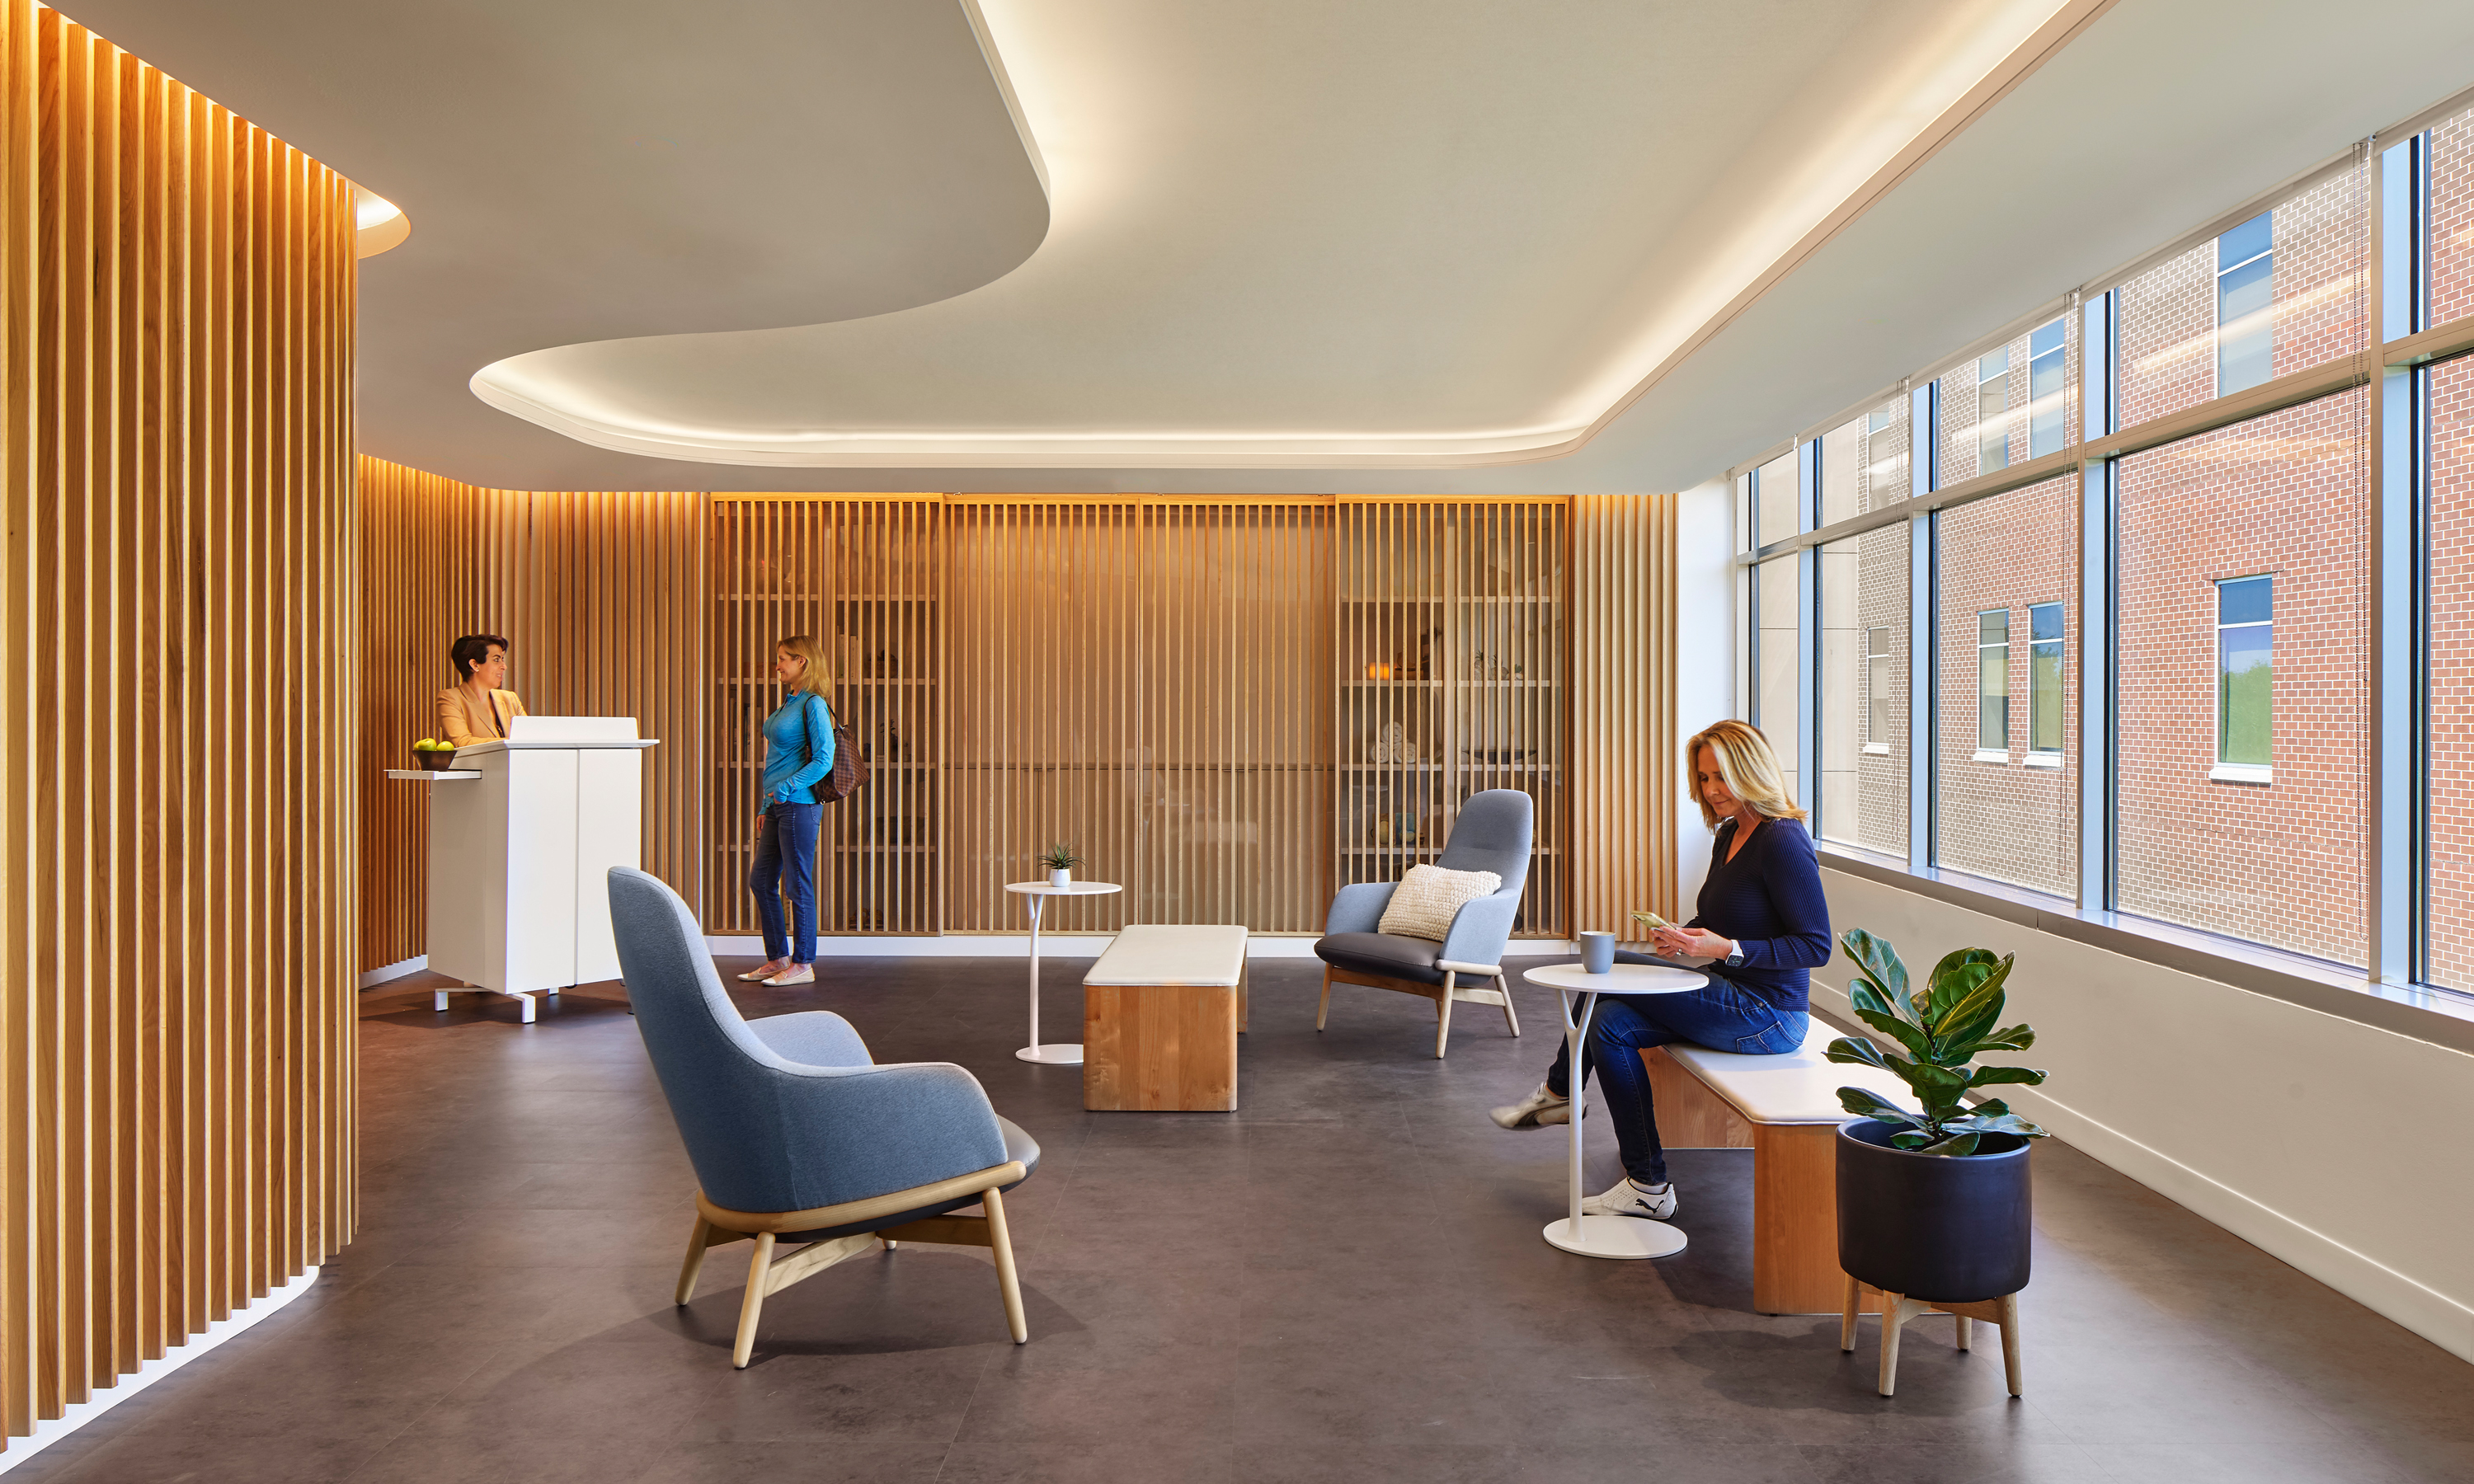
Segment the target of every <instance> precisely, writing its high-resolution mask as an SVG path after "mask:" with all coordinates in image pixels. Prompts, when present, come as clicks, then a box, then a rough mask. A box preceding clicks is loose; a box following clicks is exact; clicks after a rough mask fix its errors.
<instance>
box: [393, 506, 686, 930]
mask: <svg viewBox="0 0 2474 1484" xmlns="http://www.w3.org/2000/svg"><path fill="white" fill-rule="evenodd" d="M360 511H361V538H362V551H361V561H362V570H363V571H364V572H365V573H366V574H367V575H366V580H365V588H366V591H365V595H364V597H363V615H362V626H361V663H362V673H363V675H364V676H365V681H364V695H363V702H362V709H361V721H362V724H361V740H360V769H359V773H358V776H357V777H356V778H355V780H354V781H355V783H356V785H357V786H358V788H359V791H360V798H361V803H362V818H363V819H364V821H365V822H366V823H365V825H364V826H363V831H362V858H363V860H364V861H365V862H366V864H367V867H368V870H369V876H368V880H367V883H366V890H365V892H364V902H365V909H364V911H363V913H362V928H361V944H360V964H361V967H362V968H364V969H377V968H381V967H383V966H385V965H388V964H395V963H400V962H401V961H403V960H405V959H408V958H412V957H415V956H417V955H419V954H421V953H422V952H423V951H424V932H425V928H424V913H425V912H426V910H427V907H426V902H425V898H424V870H425V863H426V861H427V860H428V853H427V852H428V849H429V836H428V819H429V812H428V811H429V796H428V794H427V792H426V791H425V790H426V788H427V787H428V786H429V785H424V784H419V783H403V782H393V781H390V780H388V779H387V778H386V777H385V775H384V771H383V770H385V769H388V768H409V767H412V766H414V763H413V758H412V744H413V743H414V742H416V741H419V740H420V739H421V738H423V737H430V736H436V735H437V733H438V693H439V692H440V691H441V690H443V689H445V688H446V687H447V686H448V685H449V684H450V683H452V682H453V680H454V669H453V665H452V662H451V660H450V659H449V653H448V652H449V648H450V647H451V646H452V645H453V643H454V641H455V639H456V638H457V637H458V636H459V635H462V634H503V635H505V636H506V637H507V639H508V640H509V641H510V643H511V646H512V647H511V649H510V650H509V653H508V660H509V663H508V677H507V685H508V688H509V689H511V690H513V691H515V692H516V694H517V695H519V696H521V697H522V698H523V703H524V709H525V710H527V711H529V712H530V713H532V714H533V715H535V716H633V717H635V718H636V728H637V731H638V733H639V734H640V735H643V736H648V737H659V738H661V739H662V745H661V746H660V747H657V748H655V749H653V750H652V751H651V752H650V753H648V754H645V759H644V814H643V822H644V836H643V840H644V854H643V859H644V869H645V870H646V871H649V872H651V873H653V874H655V875H658V876H660V877H661V878H662V879H663V880H665V881H667V882H668V883H670V885H671V887H672V888H673V889H675V890H676V891H677V892H678V893H679V895H680V896H681V897H683V898H686V899H687V900H688V902H689V903H690V904H691V906H692V905H698V904H700V903H701V902H702V901H703V899H704V896H705V887H704V882H705V867H706V850H705V846H704V840H705V822H704V810H705V791H704V787H705V774H706V768H705V747H706V739H707V732H708V730H709V725H708V722H707V720H706V704H707V703H706V694H705V693H706V690H707V689H708V681H709V676H710V672H709V671H708V669H707V668H706V666H707V665H708V663H709V658H708V645H707V642H706V637H705V634H706V625H707V616H706V615H707V613H708V611H709V610H710V608H711V605H710V604H709V603H708V602H707V601H706V593H705V574H704V569H705V539H706V532H707V528H708V526H709V524H710V516H709V515H708V513H707V504H706V500H705V497H704V496H703V495H701V494H675V493H607V492H582V493H575V492H565V491H518V490H482V489H476V488H474V487H473V486H472V485H467V484H462V483H459V482H458V481H455V480H451V479H443V478H440V477H439V476H438V475H435V474H426V473H423V472H422V471H421V470H419V469H411V468H405V467H402V466H401V465H398V464H389V463H387V462H386V461H385V460H383V459H372V458H363V459H362V460H361V461H360Z"/></svg>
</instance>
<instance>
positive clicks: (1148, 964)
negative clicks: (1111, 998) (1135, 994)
mask: <svg viewBox="0 0 2474 1484" xmlns="http://www.w3.org/2000/svg"><path fill="white" fill-rule="evenodd" d="M1245 972H1246V929H1244V928H1243V927H1237V926H1229V925H1224V924H1216V923H1215V924H1208V925H1203V926H1175V925H1170V924H1166V923H1159V922H1148V923H1141V924H1137V925H1135V926H1132V927H1127V928H1121V929H1119V930H1118V933H1117V941H1116V942H1114V943H1112V944H1110V945H1108V951H1107V952H1105V953H1103V954H1101V955H1100V962H1098V963H1096V964H1094V965H1092V966H1091V971H1090V972H1089V973H1087V974H1084V975H1083V976H1082V982H1083V983H1084V984H1194V985H1219V984H1235V983H1236V982H1237V981H1238V979H1239V978H1240V977H1241V976H1242V975H1244V973H1245Z"/></svg>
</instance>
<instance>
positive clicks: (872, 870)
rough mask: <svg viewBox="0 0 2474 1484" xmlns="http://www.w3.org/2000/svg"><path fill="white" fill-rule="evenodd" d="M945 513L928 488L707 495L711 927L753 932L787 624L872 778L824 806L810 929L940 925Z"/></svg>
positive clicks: (921, 929)
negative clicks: (761, 806) (817, 665)
mask: <svg viewBox="0 0 2474 1484" xmlns="http://www.w3.org/2000/svg"><path fill="white" fill-rule="evenodd" d="M942 514H943V513H942V510H941V508H940V504H939V501H938V497H937V496H934V495H926V496H918V495H839V496H836V495H716V496H715V497H714V514H713V554H712V561H711V562H710V571H711V574H712V575H711V581H712V586H713V601H712V604H711V607H712V609H713V611H714V615H715V616H714V620H713V624H714V627H713V640H712V646H711V648H712V656H713V658H712V671H711V674H712V677H713V679H712V688H713V696H714V701H713V706H714V710H713V716H712V726H711V733H712V742H711V749H712V759H711V764H710V767H709V768H708V770H707V776H708V777H709V778H711V779H712V792H711V794H710V796H709V805H708V808H707V811H706V817H707V819H708V820H709V821H710V826H709V827H710V845H709V849H708V850H707V855H708V858H709V859H710V860H711V861H712V863H713V866H712V869H713V873H714V874H713V876H712V885H711V889H710V891H709V892H708V894H707V897H706V915H705V924H706V929H707V931H710V932H714V933H731V934H748V933H754V932H757V931H758V930H759V929H758V924H757V918H756V905H755V898H752V897H751V896H750V895H749V894H748V891H747V885H746V881H747V872H748V868H749V867H750V866H751V865H753V864H754V852H755V816H756V809H755V802H756V795H757V791H758V790H757V783H758V779H759V778H760V777H761V776H762V770H763V768H764V747H763V742H762V738H761V737H760V735H759V731H758V729H759V727H760V726H761V725H762V724H763V722H764V717H765V715H766V714H767V713H768V712H769V711H771V709H772V708H773V707H774V706H777V705H779V704H780V702H781V700H782V691H781V688H780V687H779V686H778V685H777V684H776V683H775V682H774V680H773V646H774V645H775V644H776V643H778V642H779V641H780V640H782V639H784V638H787V637H788V636H789V635H791V634H811V635H813V636H814V637H816V638H817V639H818V640H819V641H820V642H821V643H822V644H823V645H824V649H825V658H826V662H827V663H829V664H831V665H832V666H833V667H834V672H835V678H836V682H837V683H836V685H835V689H834V694H833V707H834V716H835V719H836V720H837V721H838V722H840V723H842V724H844V725H846V726H849V727H851V728H852V729H853V730H854V732H855V733H856V736H857V740H858V742H859V745H860V747H861V751H862V753H863V754H864V755H865V756H866V757H867V759H868V766H869V770H870V778H869V782H868V786H867V787H866V788H864V789H862V790H861V791H860V793H859V794H858V795H857V796H856V797H854V798H852V799H850V800H848V801H846V802H842V803H838V804H835V805H833V806H831V807H830V808H828V809H827V810H826V811H825V817H824V825H823V838H822V840H821V841H820V845H821V847H822V849H821V850H820V852H819V855H818V859H817V863H816V925H817V928H818V930H819V931H822V932H828V933H907V934H915V933H933V932H934V931H936V928H937V923H938V920H939V911H940V899H939V898H940V892H941V889H942V876H941V874H940V873H939V872H938V871H937V869H936V861H937V856H936V838H937V829H938V827H939V821H940V800H939V786H938V785H939V771H938V760H939V758H940V757H941V756H942V751H941V747H942V744H941V737H942V731H943V725H944V712H943V706H942V695H941V686H940V678H941V676H942V674H943V661H942V650H943V645H944V626H943V614H942V610H941V608H940V599H941V594H942V583H943V579H944V555H943V540H944V521H943V519H942Z"/></svg>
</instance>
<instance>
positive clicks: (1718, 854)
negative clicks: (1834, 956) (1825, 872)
mask: <svg viewBox="0 0 2474 1484" xmlns="http://www.w3.org/2000/svg"><path fill="white" fill-rule="evenodd" d="M1735 829H1736V825H1735V822H1734V820H1732V819H1729V820H1722V821H1720V822H1719V825H1718V838H1717V840H1716V842H1715V843H1714V844H1712V845H1711V847H1710V874H1709V875H1708V877H1706V878H1705V879H1704V880H1703V881H1702V883H1701V897H1700V899H1699V901H1697V902H1696V903H1695V905H1696V906H1698V907H1699V908H1700V911H1699V912H1698V913H1696V914H1695V915H1694V917H1693V919H1692V921H1691V922H1686V923H1685V924H1684V925H1685V926H1686V927H1705V928H1708V929H1709V930H1710V931H1711V932H1713V933H1717V934H1719V935H1720V936H1722V937H1727V938H1733V939H1734V940H1735V946H1736V948H1737V949H1738V950H1739V951H1741V952H1742V954H1743V955H1744V961H1743V963H1741V964H1739V965H1737V966H1735V967H1734V968H1729V967H1728V966H1727V965H1726V964H1725V963H1723V962H1721V963H1716V964H1712V965H1710V969H1712V970H1713V971H1715V972H1718V973H1722V974H1724V975H1726V976H1727V977H1728V978H1730V979H1733V980H1734V981H1735V982H1736V983H1737V984H1740V985H1742V986H1744V987H1745V988H1746V989H1749V990H1751V991H1753V992H1754V993H1757V994H1758V995H1760V996H1761V998H1763V999H1765V1000H1768V1001H1769V1002H1770V1004H1771V1006H1772V1007H1773V1008H1775V1009H1779V1010H1803V1009H1805V1008H1807V1002H1808V1001H1809V999H1810V997H1811V993H1812V971H1813V970H1814V969H1819V968H1820V967H1821V966H1822V965H1824V964H1827V963H1829V962H1830V945H1831V937H1830V903H1829V901H1828V900H1827V899H1826V898H1824V897H1823V896H1822V893H1821V862H1820V859H1819V857H1818V856H1816V855H1815V854H1814V853H1813V849H1812V836H1811V835H1810V834H1809V833H1807V831H1806V829H1805V827H1804V826H1802V825H1800V824H1798V823H1797V822H1795V821H1794V820H1774V819H1764V820H1762V821H1761V822H1760V823H1759V824H1758V825H1756V826H1753V837H1752V838H1751V839H1750V840H1747V841H1745V842H1744V849H1743V850H1742V852H1741V853H1740V854H1738V855H1736V857H1735V858H1734V860H1729V859H1728V858H1727V847H1728V845H1729V844H1730V843H1731V842H1732V841H1734V838H1735Z"/></svg>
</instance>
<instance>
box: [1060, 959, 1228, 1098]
mask: <svg viewBox="0 0 2474 1484" xmlns="http://www.w3.org/2000/svg"><path fill="white" fill-rule="evenodd" d="M1245 1028H1246V929H1244V928H1243V927H1231V926H1216V925H1215V926H1192V927H1176V926H1164V925H1160V924H1148V925H1142V926H1135V927H1128V928H1126V929H1125V930H1124V931H1122V932H1120V933H1118V934H1117V941H1116V942H1115V943H1112V944H1110V945H1108V951H1107V952H1105V953H1103V954H1101V955H1100V961H1099V962H1098V963H1096V964H1094V965H1092V966H1091V971H1090V972H1089V973H1087V974H1084V975H1083V976H1082V1106H1083V1107H1085V1108H1090V1109H1097V1110H1102V1111H1125V1110H1140V1109H1180V1110H1186V1111H1190V1112H1198V1113H1228V1112H1231V1111H1233V1110H1234V1109H1235V1108H1236V1107H1237V1033H1238V1032H1239V1031H1242V1030H1244V1029H1245Z"/></svg>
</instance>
